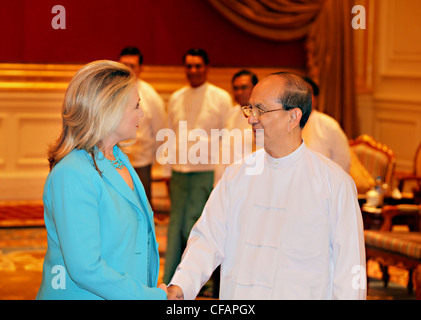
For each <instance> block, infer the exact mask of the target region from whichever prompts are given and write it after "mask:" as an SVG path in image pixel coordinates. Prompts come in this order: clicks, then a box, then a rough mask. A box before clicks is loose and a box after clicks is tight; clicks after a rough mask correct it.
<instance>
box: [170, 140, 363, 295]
mask: <svg viewBox="0 0 421 320" xmlns="http://www.w3.org/2000/svg"><path fill="white" fill-rule="evenodd" d="M251 157H255V160H256V164H257V165H256V166H255V168H256V170H257V171H256V172H255V173H256V174H252V171H250V164H248V163H247V162H244V163H243V164H242V165H232V166H230V167H228V169H227V171H226V172H225V174H224V175H223V177H222V179H221V181H220V182H219V184H218V185H217V186H216V188H215V189H214V191H213V192H212V194H211V196H210V198H209V200H208V202H207V204H206V206H205V209H204V211H203V213H202V216H201V218H200V219H199V220H198V222H197V223H196V225H195V226H194V228H193V229H192V232H191V234H190V237H189V240H188V244H187V248H186V250H185V252H184V254H183V258H182V261H181V263H180V265H179V266H178V268H177V271H176V273H175V275H174V277H173V279H172V280H171V284H175V285H178V286H180V287H181V288H182V290H183V292H184V297H185V299H194V298H195V297H196V295H197V293H198V292H199V290H200V288H201V287H202V285H203V284H204V283H205V282H206V281H207V280H208V278H209V277H210V276H211V274H212V272H213V270H214V269H215V268H216V267H217V266H218V265H219V264H221V287H220V299H222V300H224V299H238V300H241V299H365V298H366V290H365V285H366V277H365V270H366V269H365V247H364V234H363V225H362V218H361V211H360V208H359V205H358V200H357V193H356V188H355V184H354V182H353V181H352V179H351V178H350V177H349V175H348V174H346V172H344V171H343V170H342V169H341V168H340V167H339V166H338V165H337V164H335V163H333V162H332V161H330V160H329V159H327V158H325V157H321V156H319V155H318V154H315V153H313V152H311V151H310V150H309V149H308V148H307V147H306V146H305V144H304V143H303V144H302V145H301V146H300V147H299V148H298V149H297V150H296V151H294V152H293V153H292V154H290V155H288V156H286V157H284V158H280V159H274V158H272V157H270V156H269V155H268V154H267V153H266V152H265V151H264V149H261V150H259V151H257V152H256V153H255V154H253V155H252V156H251ZM249 158H250V157H249ZM247 160H249V159H247ZM262 166H263V168H262ZM259 167H260V168H259ZM262 169H263V172H260V174H258V173H259V171H261V170H262Z"/></svg>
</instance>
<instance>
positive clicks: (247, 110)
mask: <svg viewBox="0 0 421 320" xmlns="http://www.w3.org/2000/svg"><path fill="white" fill-rule="evenodd" d="M241 110H243V114H244V116H245V117H246V118H248V117H250V116H251V115H252V114H253V116H255V117H256V118H257V119H260V117H261V116H262V115H263V114H265V113H269V112H274V111H288V110H286V109H275V110H262V109H261V108H259V107H251V106H244V107H241Z"/></svg>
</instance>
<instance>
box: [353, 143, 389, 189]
mask: <svg viewBox="0 0 421 320" xmlns="http://www.w3.org/2000/svg"><path fill="white" fill-rule="evenodd" d="M349 145H350V148H351V149H352V150H353V151H354V152H355V154H356V155H357V157H358V158H359V160H360V162H361V164H362V165H363V166H364V167H365V168H366V169H367V171H368V172H369V173H370V174H371V176H372V178H373V179H374V180H375V179H377V177H381V179H382V181H383V182H384V183H386V184H387V185H388V186H391V184H392V178H393V174H394V170H395V166H396V157H395V155H394V153H393V151H392V150H391V149H390V148H389V147H388V146H386V145H384V144H382V143H380V142H377V141H375V140H374V139H373V138H372V137H371V136H369V135H361V136H359V137H357V138H356V139H354V140H350V142H349Z"/></svg>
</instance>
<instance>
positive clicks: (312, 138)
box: [303, 110, 351, 172]
mask: <svg viewBox="0 0 421 320" xmlns="http://www.w3.org/2000/svg"><path fill="white" fill-rule="evenodd" d="M303 139H304V141H305V143H306V145H307V146H308V147H309V148H310V149H312V150H313V151H316V152H318V153H320V154H322V155H324V156H325V157H328V158H329V159H331V160H333V161H334V162H336V163H337V164H339V165H340V166H341V167H342V168H343V169H344V170H345V171H346V172H349V169H350V165H351V155H350V153H349V142H348V138H347V136H346V134H345V132H344V131H343V130H342V128H341V126H340V125H339V123H338V122H337V121H336V120H335V119H334V118H332V117H330V116H329V115H327V114H325V113H322V112H318V111H317V110H313V112H312V113H311V114H310V117H309V119H308V122H307V124H306V125H305V127H304V129H303Z"/></svg>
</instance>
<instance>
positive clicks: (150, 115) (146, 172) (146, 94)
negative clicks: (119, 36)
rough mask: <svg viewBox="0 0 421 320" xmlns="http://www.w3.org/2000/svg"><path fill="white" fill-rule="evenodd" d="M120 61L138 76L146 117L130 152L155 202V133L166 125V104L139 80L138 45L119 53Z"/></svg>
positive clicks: (129, 148) (131, 160)
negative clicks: (153, 170)
mask: <svg viewBox="0 0 421 320" xmlns="http://www.w3.org/2000/svg"><path fill="white" fill-rule="evenodd" d="M119 60H120V62H121V63H123V64H125V65H126V66H128V67H129V68H131V69H132V70H133V71H134V73H135V74H136V75H137V77H138V80H137V82H138V84H137V85H138V90H139V97H140V108H141V109H142V111H143V114H144V116H143V117H142V119H141V120H140V126H139V130H138V131H137V139H136V142H135V143H134V144H132V145H130V146H129V147H127V154H128V156H129V158H130V162H131V164H132V165H133V167H134V169H135V170H136V172H137V174H138V176H139V178H140V181H142V184H143V187H144V188H145V192H146V196H147V197H148V200H149V202H150V203H151V204H152V202H151V200H152V191H151V185H152V166H153V164H154V163H155V159H156V156H155V154H156V150H157V149H158V147H159V144H158V142H157V141H156V134H157V133H158V131H159V130H161V129H163V128H164V127H165V125H166V114H165V104H164V100H163V99H162V97H161V96H160V95H159V94H158V92H156V91H155V89H154V88H153V87H152V86H151V85H150V84H149V83H147V82H146V81H144V80H142V79H140V74H141V71H142V66H143V55H142V53H141V52H140V50H139V49H138V48H136V47H126V48H124V49H123V50H122V51H121V53H120V57H119Z"/></svg>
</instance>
